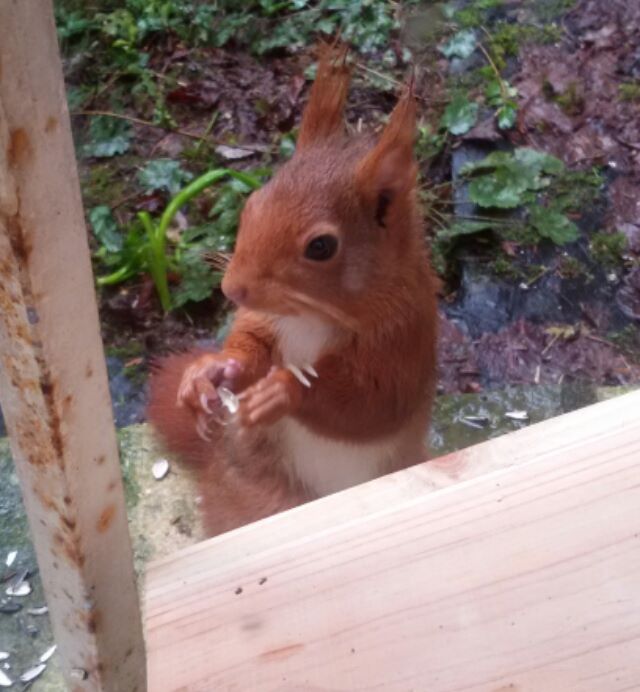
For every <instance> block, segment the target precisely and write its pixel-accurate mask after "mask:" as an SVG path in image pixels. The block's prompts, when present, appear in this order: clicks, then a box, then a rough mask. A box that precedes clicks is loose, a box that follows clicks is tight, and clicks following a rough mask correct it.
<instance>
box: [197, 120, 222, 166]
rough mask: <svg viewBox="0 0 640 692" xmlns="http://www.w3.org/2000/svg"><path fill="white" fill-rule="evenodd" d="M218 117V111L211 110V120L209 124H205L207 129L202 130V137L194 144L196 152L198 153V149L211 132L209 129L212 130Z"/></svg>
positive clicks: (199, 149)
mask: <svg viewBox="0 0 640 692" xmlns="http://www.w3.org/2000/svg"><path fill="white" fill-rule="evenodd" d="M217 119H218V111H213V115H212V116H211V120H209V124H208V125H207V129H206V130H205V131H204V134H203V135H202V138H201V139H200V141H199V142H198V144H197V145H196V154H198V155H199V154H200V151H201V149H202V147H203V145H204V143H205V140H206V139H207V137H208V136H209V135H210V134H211V130H213V126H214V125H215V124H216V120H217Z"/></svg>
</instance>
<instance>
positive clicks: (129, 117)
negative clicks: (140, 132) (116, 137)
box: [71, 110, 203, 140]
mask: <svg viewBox="0 0 640 692" xmlns="http://www.w3.org/2000/svg"><path fill="white" fill-rule="evenodd" d="M71 115H102V116H105V117H107V118H117V119H118V120H126V121H127V122H130V123H136V124H137V125H142V126H144V127H152V128H154V129H156V130H164V131H165V132H170V133H172V134H176V135H181V136H182V137H190V138H191V139H197V140H202V138H203V135H196V134H194V133H193V132H187V131H186V130H178V129H174V128H171V127H167V126H166V125H160V124H158V123H152V122H151V121H150V120H143V119H142V118H136V117H134V116H133V115H126V114H125V113H113V112H112V111H100V110H82V111H74V112H73V113H71Z"/></svg>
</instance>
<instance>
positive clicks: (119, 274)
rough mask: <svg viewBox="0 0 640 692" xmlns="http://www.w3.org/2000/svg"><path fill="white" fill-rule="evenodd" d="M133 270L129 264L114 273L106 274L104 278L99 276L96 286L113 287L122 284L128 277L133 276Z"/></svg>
mask: <svg viewBox="0 0 640 692" xmlns="http://www.w3.org/2000/svg"><path fill="white" fill-rule="evenodd" d="M135 273H136V272H135V269H133V267H131V265H129V264H125V266H124V267H120V269H118V270H117V271H115V272H112V273H111V274H107V275H106V276H100V277H98V278H97V279H96V283H97V284H98V286H113V285H115V284H119V283H122V282H123V281H126V280H127V279H128V278H129V277H131V276H133V275H134V274H135Z"/></svg>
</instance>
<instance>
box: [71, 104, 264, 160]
mask: <svg viewBox="0 0 640 692" xmlns="http://www.w3.org/2000/svg"><path fill="white" fill-rule="evenodd" d="M71 115H72V116H76V115H78V116H79V115H102V116H105V117H107V118H117V119H119V120H126V121H128V122H131V123H136V124H137V125H142V126H143V127H152V128H154V129H156V130H163V131H164V132H167V133H169V134H173V135H180V136H181V137H189V138H190V139H196V140H198V141H199V142H203V141H206V139H207V137H208V134H209V131H210V127H213V124H214V122H215V120H214V119H213V118H212V120H211V121H210V122H209V126H210V127H207V129H206V130H205V132H204V133H203V134H200V135H198V134H195V133H194V132H187V131H186V130H181V129H176V128H172V127H167V126H166V125H160V124H158V123H152V122H151V121H150V120H143V119H142V118H136V117H135V116H133V115H126V114H125V113H113V112H112V111H100V110H82V111H73V113H71ZM212 141H213V143H214V144H221V142H218V141H217V140H212ZM238 147H239V148H240V149H246V150H247V151H255V152H258V153H260V154H264V153H265V148H264V147H263V146H259V145H251V144H240V145H238Z"/></svg>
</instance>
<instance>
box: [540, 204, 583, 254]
mask: <svg viewBox="0 0 640 692" xmlns="http://www.w3.org/2000/svg"><path fill="white" fill-rule="evenodd" d="M529 221H530V222H531V225H532V226H533V227H534V228H535V230H536V231H537V232H538V234H539V235H541V236H542V237H543V238H549V239H550V240H552V241H553V242H554V243H555V244H556V245H565V244H566V243H572V242H573V241H574V240H577V239H578V237H579V236H580V231H579V230H578V227H577V226H576V225H575V223H573V221H571V220H570V219H568V218H567V217H566V216H565V215H564V214H562V213H560V212H559V211H555V210H553V209H546V208H545V207H540V206H532V207H530V209H529Z"/></svg>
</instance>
